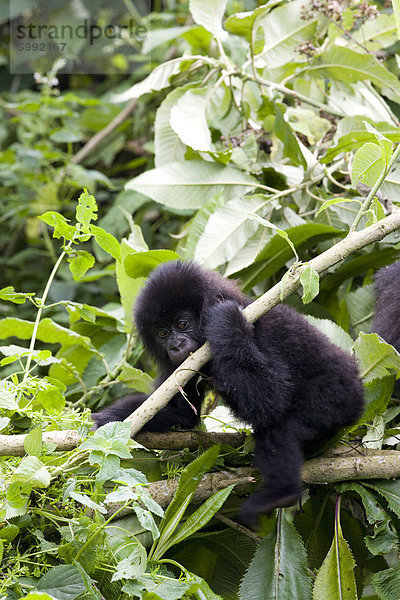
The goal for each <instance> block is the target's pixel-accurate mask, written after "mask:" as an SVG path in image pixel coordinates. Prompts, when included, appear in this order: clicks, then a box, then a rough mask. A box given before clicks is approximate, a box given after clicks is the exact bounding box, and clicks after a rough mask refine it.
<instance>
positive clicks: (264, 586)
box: [239, 511, 311, 600]
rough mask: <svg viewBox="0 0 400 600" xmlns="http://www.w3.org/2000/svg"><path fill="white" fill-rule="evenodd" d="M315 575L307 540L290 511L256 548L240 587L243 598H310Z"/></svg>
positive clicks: (283, 515)
mask: <svg viewBox="0 0 400 600" xmlns="http://www.w3.org/2000/svg"><path fill="white" fill-rule="evenodd" d="M310 597H311V578H310V576H309V574H308V573H307V556H306V551H305V549H304V546H303V542H302V541H301V538H300V536H299V534H298V533H297V531H296V530H295V528H294V526H293V524H292V523H291V522H290V521H289V518H288V517H287V516H286V511H283V514H282V511H279V515H278V519H277V522H276V525H275V527H274V529H273V530H272V531H271V532H270V533H269V534H268V535H267V537H265V538H264V539H263V540H262V541H261V544H260V545H259V547H258V550H257V551H256V553H255V555H254V558H253V560H252V561H251V563H250V566H249V568H248V570H247V572H246V575H245V576H244V578H243V581H242V583H241V586H240V589H239V600H259V599H260V598H268V600H280V599H281V598H282V599H283V598H285V599H286V598H287V599H289V598H290V599H292V598H293V599H294V598H295V599H296V600H310Z"/></svg>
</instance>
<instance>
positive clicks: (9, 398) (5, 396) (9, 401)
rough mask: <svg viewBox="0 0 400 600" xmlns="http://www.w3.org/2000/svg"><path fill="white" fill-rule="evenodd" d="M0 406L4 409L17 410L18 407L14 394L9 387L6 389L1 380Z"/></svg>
mask: <svg viewBox="0 0 400 600" xmlns="http://www.w3.org/2000/svg"><path fill="white" fill-rule="evenodd" d="M0 408H4V409H6V410H18V408H19V405H18V403H17V401H16V399H15V398H14V395H13V394H12V392H10V390H9V389H7V387H6V385H5V383H4V382H3V381H2V382H0Z"/></svg>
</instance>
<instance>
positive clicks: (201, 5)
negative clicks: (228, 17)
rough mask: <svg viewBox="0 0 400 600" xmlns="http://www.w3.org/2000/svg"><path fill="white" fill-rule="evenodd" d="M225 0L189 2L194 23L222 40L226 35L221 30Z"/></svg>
mask: <svg viewBox="0 0 400 600" xmlns="http://www.w3.org/2000/svg"><path fill="white" fill-rule="evenodd" d="M226 5H227V0H190V2H189V9H190V12H191V13H192V17H193V19H194V21H195V22H196V23H198V24H199V25H203V27H204V29H207V31H209V32H210V33H212V34H213V35H214V36H215V37H217V38H218V39H220V40H224V39H225V38H226V37H227V35H226V32H225V31H224V30H223V29H222V17H223V16H224V13H225V9H226Z"/></svg>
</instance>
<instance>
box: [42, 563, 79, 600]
mask: <svg viewBox="0 0 400 600" xmlns="http://www.w3.org/2000/svg"><path fill="white" fill-rule="evenodd" d="M37 589H38V590H39V591H42V592H46V593H47V594H50V596H52V597H53V598H57V600H75V598H77V597H78V596H80V595H81V594H82V593H83V592H84V591H85V584H84V582H83V579H82V577H81V575H80V573H79V571H78V569H77V568H76V567H74V566H73V565H58V566H56V567H53V568H52V569H50V571H48V572H47V573H46V574H45V575H43V577H41V578H40V579H39V582H38V584H37Z"/></svg>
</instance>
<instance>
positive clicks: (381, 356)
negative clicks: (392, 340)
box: [354, 333, 400, 382]
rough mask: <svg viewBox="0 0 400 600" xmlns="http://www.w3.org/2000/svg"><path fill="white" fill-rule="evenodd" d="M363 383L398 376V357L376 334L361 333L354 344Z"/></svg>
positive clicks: (399, 369) (399, 359)
mask: <svg viewBox="0 0 400 600" xmlns="http://www.w3.org/2000/svg"><path fill="white" fill-rule="evenodd" d="M354 350H355V352H356V355H357V359H358V361H359V364H360V374H361V377H362V378H363V380H364V382H366V381H372V380H373V379H375V378H379V377H385V376H387V375H391V374H392V373H393V372H395V373H396V376H398V375H399V374H400V355H399V353H398V352H396V350H395V349H394V348H393V346H391V345H390V344H386V343H385V342H384V341H383V340H382V338H380V337H379V335H378V334H377V333H370V334H366V333H361V334H360V335H359V337H358V339H357V340H356V342H355V344H354Z"/></svg>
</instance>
